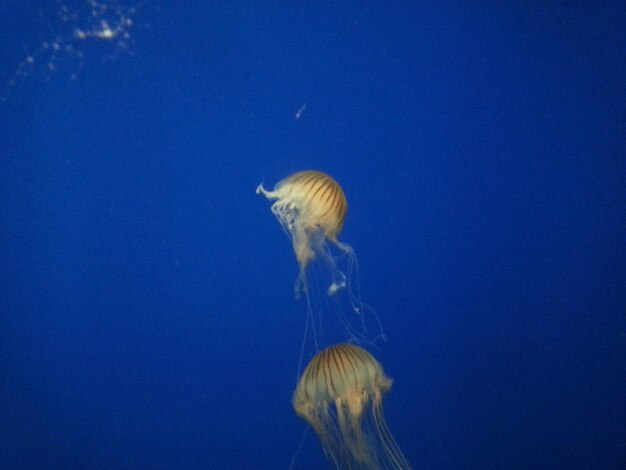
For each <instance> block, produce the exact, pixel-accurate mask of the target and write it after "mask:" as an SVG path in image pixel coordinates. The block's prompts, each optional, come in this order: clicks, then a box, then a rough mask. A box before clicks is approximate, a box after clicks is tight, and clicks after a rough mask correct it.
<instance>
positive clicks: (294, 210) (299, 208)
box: [256, 170, 354, 297]
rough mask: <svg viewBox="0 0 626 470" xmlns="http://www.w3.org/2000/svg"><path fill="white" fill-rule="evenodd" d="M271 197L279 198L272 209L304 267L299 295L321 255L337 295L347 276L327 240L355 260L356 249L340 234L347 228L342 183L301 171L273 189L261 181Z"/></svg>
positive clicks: (261, 190) (260, 190) (332, 291)
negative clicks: (311, 268)
mask: <svg viewBox="0 0 626 470" xmlns="http://www.w3.org/2000/svg"><path fill="white" fill-rule="evenodd" d="M256 192H257V194H259V193H261V194H263V195H264V196H265V197H266V198H268V199H270V200H274V199H276V202H274V204H273V205H272V212H273V213H274V215H275V216H276V217H277V218H278V221H279V222H280V224H281V225H282V226H283V228H284V229H285V231H286V232H287V233H288V234H289V235H290V236H291V240H292V243H293V250H294V252H295V253H296V259H297V260H298V265H299V266H300V273H299V275H298V279H297V281H296V287H295V291H296V296H297V297H299V295H300V292H301V291H303V290H304V291H306V290H307V288H308V287H307V279H306V270H307V267H308V265H309V264H310V263H311V262H312V261H313V260H315V259H316V258H317V257H320V258H322V259H323V260H324V262H325V263H326V264H327V265H328V267H329V270H330V273H331V279H332V282H331V284H330V286H329V287H328V290H327V292H328V294H329V295H332V294H335V293H336V292H337V291H339V290H340V289H342V288H344V287H345V286H346V275H345V274H344V273H343V272H342V271H340V270H339V269H337V266H336V263H335V261H334V259H333V257H332V256H331V255H330V253H329V251H328V248H327V246H326V242H327V241H328V242H331V243H332V244H333V245H335V246H336V247H337V248H339V250H341V251H342V252H343V253H345V254H346V255H348V257H349V258H350V259H354V251H353V250H352V247H350V245H348V244H347V243H342V242H340V241H339V240H338V239H337V236H338V235H339V233H340V232H341V230H342V229H343V223H344V221H345V219H346V212H347V209H348V202H347V201H346V196H345V194H344V192H343V190H342V189H341V186H339V184H338V183H337V182H336V181H335V180H334V179H332V178H331V177H330V176H328V175H327V174H325V173H322V172H321V171H312V170H308V171H300V172H298V173H294V174H293V175H291V176H289V177H287V178H285V179H283V180H282V181H279V182H278V183H277V184H276V186H275V187H274V190H273V191H268V190H266V189H265V188H264V187H263V183H261V184H260V185H259V186H258V187H257V188H256Z"/></svg>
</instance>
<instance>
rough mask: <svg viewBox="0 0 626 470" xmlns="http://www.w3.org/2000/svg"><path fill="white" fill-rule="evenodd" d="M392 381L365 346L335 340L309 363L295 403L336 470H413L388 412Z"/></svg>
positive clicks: (299, 383)
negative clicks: (389, 423) (384, 404)
mask: <svg viewBox="0 0 626 470" xmlns="http://www.w3.org/2000/svg"><path fill="white" fill-rule="evenodd" d="M391 383H392V381H391V380H390V379H389V378H388V377H387V376H386V375H385V373H384V371H383V368H382V366H381V365H380V364H379V363H378V361H377V360H376V359H374V357H373V356H372V355H371V354H370V353H368V352H367V351H366V350H365V349H363V348H361V347H359V346H356V345H353V344H336V345H334V346H330V347H329V348H326V349H324V350H322V351H320V352H319V353H318V354H317V355H315V356H314V357H313V359H312V360H311V362H310V363H309V365H308V366H307V367H306V369H305V370H304V373H303V374H302V377H301V378H300V381H299V382H298V386H297V388H296V391H295V393H294V396H293V407H294V409H295V411H296V413H297V414H298V416H300V417H301V418H303V419H304V420H305V421H306V422H307V423H309V424H310V425H311V427H312V428H313V429H314V430H315V432H316V434H317V436H318V437H319V439H320V441H321V443H322V446H323V448H324V451H325V453H326V455H327V456H328V458H329V459H330V460H331V461H332V462H333V464H334V465H335V466H336V467H337V468H363V469H410V468H411V466H410V465H409V463H408V461H407V460H406V458H405V457H404V455H403V454H402V452H401V450H400V448H399V447H398V445H397V444H396V441H395V439H394V438H393V436H392V434H391V432H390V431H389V428H388V427H387V424H386V422H385V417H384V415H383V408H382V397H383V394H384V393H385V392H386V391H387V390H389V389H390V388H391Z"/></svg>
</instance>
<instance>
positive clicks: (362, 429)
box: [256, 171, 411, 469]
mask: <svg viewBox="0 0 626 470" xmlns="http://www.w3.org/2000/svg"><path fill="white" fill-rule="evenodd" d="M256 192H257V194H259V193H260V194H263V195H264V196H265V197H267V198H268V199H270V200H274V201H275V202H274V203H273V205H272V212H273V213H274V215H275V216H276V217H277V218H278V221H279V222H280V224H281V225H282V227H283V228H284V229H285V232H286V233H287V234H288V235H289V237H290V238H291V241H292V244H293V249H294V252H295V254H296V259H297V261H298V265H299V267H300V273H299V275H298V279H297V281H296V287H295V290H296V296H297V297H299V296H301V295H302V294H304V296H305V298H306V301H307V328H305V339H304V340H303V347H302V350H301V353H300V361H302V358H303V351H304V344H305V341H306V338H307V331H308V326H309V325H311V329H312V334H313V341H314V345H315V350H316V354H315V356H314V357H313V358H312V359H311V360H310V362H309V363H308V365H307V366H306V368H305V370H304V372H303V373H302V374H300V373H299V372H298V375H299V378H298V383H297V386H296V390H295V392H294V394H293V400H292V404H293V407H294V410H295V412H296V414H297V415H298V416H299V417H301V418H302V419H304V420H305V421H306V422H307V423H308V424H309V425H310V426H311V427H312V428H313V430H314V431H315V433H316V434H317V436H318V437H319V439H320V441H321V443H322V447H323V449H324V451H325V453H326V455H327V457H328V458H329V459H330V460H331V461H332V463H333V464H334V465H335V466H336V467H337V468H363V469H379V468H388V469H409V468H411V467H410V465H409V463H408V461H407V460H406V458H405V457H404V455H403V454H402V452H401V450H400V448H399V447H398V445H397V444H396V441H395V439H394V438H393V435H392V434H391V432H390V431H389V428H388V427H387V424H386V422H385V417H384V414H383V408H382V397H383V395H384V394H385V392H386V391H388V390H389V389H390V388H391V384H392V381H391V379H389V378H388V377H387V376H386V375H385V372H384V370H383V368H382V366H381V365H380V364H379V362H378V361H377V360H376V359H375V358H374V356H373V355H372V354H370V353H369V352H368V351H367V350H366V349H365V348H364V347H362V345H359V344H357V343H366V342H367V341H366V339H367V328H366V322H365V318H364V317H365V315H366V314H368V313H370V314H373V316H374V317H375V320H376V324H377V325H378V327H379V331H380V332H381V333H380V335H379V336H383V337H384V335H383V334H382V329H381V328H380V322H378V318H377V317H376V314H375V312H374V311H373V310H372V309H371V308H369V307H368V306H367V305H365V304H363V303H362V302H361V301H360V300H359V295H358V294H359V292H358V276H357V280H356V286H353V282H352V279H351V277H352V276H351V275H352V270H353V269H354V267H355V266H356V257H355V255H354V251H353V250H352V248H351V247H350V246H349V245H348V244H346V243H343V242H340V241H339V239H338V238H337V237H338V236H339V234H340V232H341V230H342V229H343V225H344V221H345V218H346V213H347V207H348V205H347V201H346V197H345V194H344V192H343V190H342V188H341V186H339V184H338V183H337V182H336V181H335V180H334V179H333V178H331V177H330V176H328V175H327V174H325V173H322V172H319V171H301V172H298V173H295V174H293V175H291V176H289V177H287V178H285V179H283V180H282V181H280V182H279V183H277V184H276V186H275V187H274V189H273V190H267V189H265V188H264V187H263V185H262V184H261V185H259V187H258V188H257V191H256ZM331 248H334V249H336V250H338V251H339V253H340V255H339V256H338V257H335V256H333V252H332V249H331ZM342 257H344V258H347V260H348V263H347V265H348V269H347V271H346V272H345V273H344V272H343V271H342V270H340V269H339V268H338V264H337V260H338V259H339V258H342ZM318 259H319V260H321V261H323V263H324V265H325V266H326V267H327V268H328V272H329V275H330V286H329V287H328V288H327V289H326V294H327V295H329V296H333V297H335V296H336V294H337V293H339V292H340V291H342V292H347V294H348V295H347V298H348V300H349V302H350V305H351V310H352V312H351V313H350V314H351V315H353V316H356V318H357V321H356V322H354V321H351V320H352V319H351V318H349V317H348V316H346V314H345V313H344V312H343V310H341V309H338V310H337V316H338V317H339V321H340V325H341V326H342V327H343V330H344V332H345V334H346V335H347V338H346V339H347V342H344V343H337V344H331V345H329V346H327V347H325V348H322V349H320V346H322V345H321V344H320V343H321V332H320V331H319V328H317V329H316V325H317V326H318V327H319V325H321V321H320V319H318V318H316V311H315V310H316V309H314V308H313V307H312V305H313V304H314V302H312V301H311V298H312V293H311V286H312V283H311V282H310V279H309V276H308V272H309V269H308V268H309V267H310V266H311V264H312V263H313V262H314V261H315V260H318ZM313 285H314V284H313Z"/></svg>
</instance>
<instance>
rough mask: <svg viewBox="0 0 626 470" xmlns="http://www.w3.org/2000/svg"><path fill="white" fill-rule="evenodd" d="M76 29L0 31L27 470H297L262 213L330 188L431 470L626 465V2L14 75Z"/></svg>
mask: <svg viewBox="0 0 626 470" xmlns="http://www.w3.org/2000/svg"><path fill="white" fill-rule="evenodd" d="M104 3H109V2H104ZM50 4H51V2H37V1H29V2H22V1H19V2H18V1H16V0H10V1H8V2H4V3H3V5H2V6H0V26H1V27H0V44H1V45H2V46H1V47H0V53H1V55H0V72H1V73H0V77H1V79H2V84H3V85H5V87H4V88H5V89H6V90H7V93H6V96H5V99H4V101H3V103H2V104H1V105H0V464H1V467H2V468H11V469H13V468H24V469H33V468H44V469H48V468H59V469H73V468H77V469H78V468H92V469H109V468H110V469H131V468H134V469H145V468H154V469H181V468H190V469H193V468H271V469H274V468H287V467H288V466H289V463H290V461H291V459H292V457H293V455H294V453H296V449H297V448H298V445H299V442H300V438H301V435H302V432H303V430H304V429H305V426H304V423H303V422H302V421H300V420H299V419H298V418H297V417H296V416H295V414H294V412H293V410H292V408H291V404H290V400H291V395H292V392H293V389H294V386H295V376H296V371H297V367H298V352H299V348H300V343H301V337H302V329H303V326H304V306H303V303H302V302H301V301H300V302H298V301H296V300H295V299H294V296H293V283H294V281H295V278H296V275H297V266H296V263H295V259H294V256H293V252H292V251H291V247H290V245H289V242H288V240H287V239H286V237H285V236H284V234H283V233H282V231H281V229H280V227H279V225H278V223H277V222H276V220H275V219H274V217H273V216H272V214H271V212H270V210H269V203H268V201H266V200H265V199H263V198H261V197H259V196H257V195H255V194H254V189H255V188H256V186H257V184H258V183H260V182H261V181H265V182H266V183H267V184H269V185H270V186H271V185H272V184H273V183H275V182H276V181H278V180H279V179H281V178H283V177H285V176H287V175H289V174H290V173H292V172H294V171H297V170H301V169H309V168H314V169H320V170H323V171H326V172H328V173H329V174H331V175H333V176H334V177H335V178H336V179H337V180H338V181H339V182H340V183H341V185H342V186H343V188H344V190H345V192H346V194H347V197H348V200H349V213H348V218H347V220H346V225H345V230H344V232H343V234H342V236H341V238H342V239H343V240H344V241H346V242H348V243H350V244H351V245H352V246H353V247H354V249H355V251H356V253H357V255H358V259H359V263H360V282H361V287H362V290H363V300H365V301H366V302H368V303H369V304H371V305H372V306H373V307H375V308H376V310H377V312H378V314H379V315H380V317H381V321H382V323H383V326H384V329H385V332H386V334H387V335H388V341H387V343H383V344H380V345H379V349H378V350H377V351H373V352H374V353H375V355H376V357H377V358H378V359H379V361H380V362H381V363H382V364H383V366H384V368H385V370H386V372H387V373H388V375H389V376H391V377H392V378H393V379H394V386H393V389H392V391H391V393H390V394H389V395H388V396H387V397H386V398H385V402H384V408H385V413H386V416H387V419H388V423H389V426H390V428H391V430H392V432H393V433H394V435H395V436H396V439H397V441H398V443H399V445H400V447H401V448H402V449H403V450H404V452H405V454H406V456H407V458H408V459H409V460H410V461H411V463H412V464H413V465H414V466H415V468H424V469H487V468H491V469H496V468H502V469H505V468H506V469H556V468H567V469H591V468H593V469H618V468H625V467H624V465H626V447H625V446H626V216H625V213H626V112H625V110H626V86H625V85H624V84H625V83H626V61H625V60H624V59H625V57H626V8H625V7H624V4H623V3H622V2H578V3H572V2H535V3H532V2H531V3H530V4H529V3H527V2H502V3H501V2H491V3H489V4H488V3H483V2H424V3H402V2H399V3H398V2H397V3H389V2H374V3H372V2H323V3H320V2H299V1H298V2H291V1H290V2H286V1H276V2H239V1H234V2H206V1H199V0H193V1H189V2H167V1H163V2H145V4H143V5H141V6H140V8H139V9H138V11H137V12H136V13H135V14H134V16H133V26H132V28H131V29H130V31H131V34H132V45H131V46H132V47H131V51H130V53H126V52H124V51H121V50H119V49H120V48H118V47H116V46H115V45H114V44H113V43H112V42H110V41H106V40H103V41H78V40H75V39H74V40H72V39H71V38H67V41H66V42H68V43H71V44H73V47H74V49H75V50H77V51H79V52H80V53H82V54H83V57H82V58H80V59H79V58H78V57H76V55H75V54H74V53H71V54H70V53H68V54H66V56H65V57H63V55H62V54H61V58H60V60H59V62H58V67H57V68H56V70H54V71H51V70H47V69H46V68H45V67H42V66H40V64H35V65H34V66H33V67H32V68H31V69H30V70H28V71H27V72H28V73H26V74H23V76H22V75H21V74H18V75H17V76H14V73H15V71H16V68H17V67H18V65H19V63H20V62H21V61H23V60H24V59H25V57H26V55H27V54H28V51H29V50H30V51H32V50H34V49H35V48H36V47H37V46H38V45H41V44H42V42H43V41H46V40H49V39H46V38H54V37H55V36H54V34H55V31H59V30H60V31H65V33H64V34H67V33H68V30H67V29H63V28H66V25H65V24H64V23H63V22H62V21H61V20H60V18H59V16H58V12H57V11H56V10H55V8H52V7H51V6H50ZM64 4H65V5H66V6H68V7H69V8H70V9H72V8H75V9H79V8H81V5H82V6H84V2H79V1H69V2H65V3H64ZM131 5H132V4H131ZM70 31H71V30H70ZM74 74H75V75H76V77H73V75H74ZM11 77H14V78H15V83H14V84H11V83H10V81H11ZM305 104H306V108H305V109H304V111H303V112H302V113H301V115H300V117H299V119H296V113H297V111H298V110H299V109H300V108H301V107H302V106H303V105H305ZM326 465H327V463H326V461H325V459H324V456H323V454H322V451H321V449H320V447H319V444H318V442H317V440H316V438H315V436H314V435H313V433H311V432H309V433H308V434H307V435H306V436H305V438H304V441H303V444H302V446H301V448H300V451H299V453H298V454H297V459H296V468H312V469H314V468H325V466H326Z"/></svg>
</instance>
